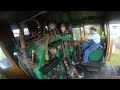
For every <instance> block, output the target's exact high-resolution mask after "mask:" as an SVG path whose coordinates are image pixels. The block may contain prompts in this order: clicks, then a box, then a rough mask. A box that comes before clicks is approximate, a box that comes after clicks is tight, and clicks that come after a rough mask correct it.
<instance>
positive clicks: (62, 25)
mask: <svg viewBox="0 0 120 90" xmlns="http://www.w3.org/2000/svg"><path fill="white" fill-rule="evenodd" d="M66 30H67V26H66V24H61V32H62V33H64V32H65V31H66Z"/></svg>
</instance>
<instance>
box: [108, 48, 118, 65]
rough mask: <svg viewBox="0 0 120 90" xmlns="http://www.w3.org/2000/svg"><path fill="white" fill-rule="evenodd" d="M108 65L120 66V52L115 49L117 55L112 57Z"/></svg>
mask: <svg viewBox="0 0 120 90" xmlns="http://www.w3.org/2000/svg"><path fill="white" fill-rule="evenodd" d="M108 65H120V50H119V49H115V54H113V55H111V58H110V62H109V63H108Z"/></svg>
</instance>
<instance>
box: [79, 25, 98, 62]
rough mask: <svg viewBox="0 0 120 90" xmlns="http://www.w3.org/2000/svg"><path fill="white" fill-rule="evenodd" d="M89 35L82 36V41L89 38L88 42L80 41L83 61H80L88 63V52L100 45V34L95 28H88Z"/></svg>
mask: <svg viewBox="0 0 120 90" xmlns="http://www.w3.org/2000/svg"><path fill="white" fill-rule="evenodd" d="M90 34H91V36H89V37H83V38H82V39H83V41H87V40H89V42H83V43H82V52H83V61H82V62H81V63H88V62H89V60H88V57H89V54H90V53H91V52H92V51H94V50H96V49H98V48H99V47H100V35H99V34H98V33H97V30H96V28H94V27H92V28H90Z"/></svg>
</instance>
